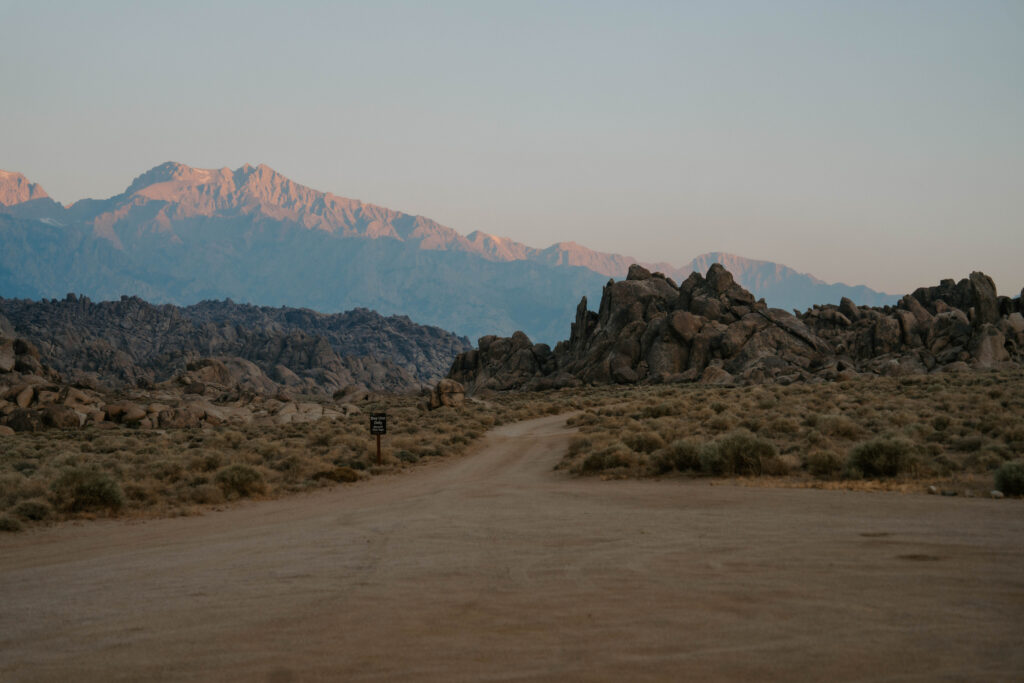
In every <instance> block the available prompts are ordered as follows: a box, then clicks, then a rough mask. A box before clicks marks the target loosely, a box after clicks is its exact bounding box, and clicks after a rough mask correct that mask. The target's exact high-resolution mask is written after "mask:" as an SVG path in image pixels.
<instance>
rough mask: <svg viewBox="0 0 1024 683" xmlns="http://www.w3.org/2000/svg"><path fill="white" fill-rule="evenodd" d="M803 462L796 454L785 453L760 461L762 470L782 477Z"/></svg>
mask: <svg viewBox="0 0 1024 683" xmlns="http://www.w3.org/2000/svg"><path fill="white" fill-rule="evenodd" d="M802 464H803V463H801V462H800V458H798V457H797V456H795V455H793V454H791V453H787V454H786V455H780V456H778V457H775V458H768V459H767V460H765V461H764V462H763V463H762V467H763V472H764V474H767V475H768V476H771V477H784V476H786V475H787V474H789V473H790V472H792V471H793V470H798V469H800V468H801V466H802Z"/></svg>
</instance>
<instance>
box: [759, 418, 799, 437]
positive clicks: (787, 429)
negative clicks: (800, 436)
mask: <svg viewBox="0 0 1024 683" xmlns="http://www.w3.org/2000/svg"><path fill="white" fill-rule="evenodd" d="M799 429H800V426H799V425H798V424H797V423H796V420H793V419H790V418H788V417H777V418H775V419H774V420H772V421H771V422H769V423H768V426H767V427H766V428H765V429H764V431H765V432H766V433H768V434H772V435H776V436H784V435H787V434H796V432H797V431H798V430H799Z"/></svg>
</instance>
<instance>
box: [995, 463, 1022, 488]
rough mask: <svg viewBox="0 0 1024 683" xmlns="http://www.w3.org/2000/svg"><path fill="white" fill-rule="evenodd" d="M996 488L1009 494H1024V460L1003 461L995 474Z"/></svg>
mask: <svg viewBox="0 0 1024 683" xmlns="http://www.w3.org/2000/svg"><path fill="white" fill-rule="evenodd" d="M995 480H996V488H997V489H998V490H1000V491H1002V492H1003V493H1005V494H1006V495H1008V496H1024V462H1022V461H1020V460H1015V461H1013V462H1007V463H1003V464H1002V466H1000V468H999V469H998V470H996V475H995Z"/></svg>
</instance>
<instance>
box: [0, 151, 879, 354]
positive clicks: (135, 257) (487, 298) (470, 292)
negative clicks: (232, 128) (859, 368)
mask: <svg viewBox="0 0 1024 683" xmlns="http://www.w3.org/2000/svg"><path fill="white" fill-rule="evenodd" d="M634 262H635V259H632V258H630V257H628V256H623V255H619V254H608V253H602V252H597V251H593V250H591V249H588V248H586V247H584V246H581V245H578V244H575V243H572V242H561V243H556V244H553V245H551V246H550V247H547V248H545V249H538V248H534V247H529V246H527V245H524V244H521V243H519V242H515V241H514V240H510V239H507V238H502V237H496V236H494V235H489V234H486V233H483V232H480V231H476V232H471V233H469V234H468V235H462V234H460V233H458V232H456V231H455V230H453V229H451V228H448V227H446V226H443V225H441V224H439V223H437V222H435V221H433V220H430V219H429V218H425V217H423V216H414V215H410V214H406V213H402V212H400V211H395V210H392V209H387V208H384V207H381V206H376V205H373V204H368V203H364V202H361V201H358V200H354V199H346V198H343V197H339V196H336V195H333V194H330V193H325V192H319V191H317V190H313V189H311V188H308V187H305V186H303V185H300V184H298V183H295V182H293V181H291V180H289V179H288V178H286V177H285V176H283V175H282V174H280V173H277V172H276V171H274V170H273V169H271V168H269V167H268V166H265V165H262V164H261V165H259V166H250V165H245V166H242V167H241V168H238V169H235V170H231V169H228V168H222V169H198V168H192V167H189V166H185V165H183V164H178V163H174V162H167V163H164V164H161V165H159V166H156V167H155V168H153V169H151V170H149V171H147V172H145V173H143V174H142V175H140V176H138V177H137V178H135V180H134V181H133V182H132V183H131V184H130V185H129V186H128V187H127V188H126V189H125V191H124V192H122V193H121V194H118V195H116V196H114V197H110V198H108V199H83V200H80V201H77V202H75V203H74V204H71V205H69V206H63V205H61V204H60V203H58V202H56V201H54V200H53V199H51V198H50V197H49V196H48V195H47V193H46V192H45V190H43V188H42V187H40V186H39V185H38V184H36V183H33V182H31V181H29V180H28V179H27V178H25V177H24V176H22V175H21V174H19V173H15V172H10V171H0V296H4V297H8V298H10V297H24V298H31V299H41V298H49V297H62V296H63V295H64V294H65V293H68V292H77V293H81V294H85V295H88V296H90V297H93V298H97V299H111V300H112V299H117V298H118V297H120V296H121V295H123V294H131V295H138V296H141V297H143V298H145V299H147V300H149V301H154V302H169V303H176V304H180V305H188V304H192V303H195V302H197V301H201V300H209V299H224V298H231V299H235V300H240V301H245V302H250V303H254V304H259V305H265V306H282V305H289V306H302V307H308V308H312V309H315V310H319V311H324V312H335V311H343V310H348V309H351V308H356V307H366V308H370V309H373V310H376V311H379V312H381V313H383V314H385V315H387V314H405V315H409V316H410V317H412V318H413V319H415V320H416V321H417V322H420V323H425V324H429V325H436V326H439V327H442V328H444V329H448V330H454V331H456V332H457V333H459V334H463V335H468V336H470V337H471V338H475V337H477V336H481V335H485V334H503V335H507V334H511V332H513V331H515V330H522V331H524V332H526V333H527V334H528V335H530V336H531V337H532V338H533V339H536V340H540V341H545V342H553V341H555V340H557V339H561V338H563V337H564V336H565V335H566V331H567V327H568V325H569V322H570V321H571V320H572V319H573V317H574V315H575V307H574V306H573V305H572V304H571V303H568V302H573V301H578V300H579V298H580V296H582V295H587V296H589V297H590V300H592V301H596V300H598V298H599V297H600V292H601V289H602V287H603V286H604V284H605V283H606V282H607V280H608V279H609V278H616V277H623V276H624V275H625V274H626V272H627V271H628V269H629V266H630V265H631V264H632V263H634ZM714 262H717V263H722V264H724V265H726V266H727V267H728V268H729V270H730V271H731V272H733V273H734V274H735V276H736V279H737V281H738V282H739V283H740V284H741V285H742V286H744V287H746V288H748V289H749V290H750V291H752V292H753V293H754V294H755V295H756V296H759V297H764V298H765V299H767V301H768V303H769V304H770V305H772V306H776V307H780V308H806V307H808V306H810V305H812V304H814V303H826V302H830V301H832V302H836V301H838V300H839V299H840V298H841V297H844V296H845V297H848V298H850V299H852V300H853V301H855V302H857V303H859V304H866V305H883V304H889V303H894V302H895V301H896V300H897V299H898V297H895V296H891V295H887V294H882V293H879V292H875V291H873V290H871V289H868V288H867V287H863V286H862V287H849V286H846V285H842V284H826V283H824V282H822V281H821V280H819V279H817V278H814V277H813V276H810V275H805V274H801V273H798V272H796V271H794V270H793V269H790V268H787V267H786V266H783V265H780V264H776V263H771V262H766V261H754V260H750V259H744V258H742V257H739V256H734V255H731V254H723V253H711V254H705V255H703V256H699V257H697V258H696V259H694V260H693V261H692V262H690V263H689V264H686V265H684V266H682V267H674V266H672V265H671V264H668V263H645V264H643V265H644V266H645V267H647V268H648V269H651V270H654V271H659V272H662V273H665V274H666V275H668V276H670V277H673V278H676V279H678V280H680V281H681V280H683V279H685V278H686V277H687V276H688V275H689V273H690V272H692V271H694V270H697V271H700V272H705V271H706V270H707V268H708V266H709V265H710V264H711V263H714Z"/></svg>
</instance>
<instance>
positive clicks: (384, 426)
mask: <svg viewBox="0 0 1024 683" xmlns="http://www.w3.org/2000/svg"><path fill="white" fill-rule="evenodd" d="M387 433H388V414H387V413H370V434H374V435H376V436H377V464H378V465H380V464H381V457H380V437H381V435H382V434H387Z"/></svg>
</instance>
